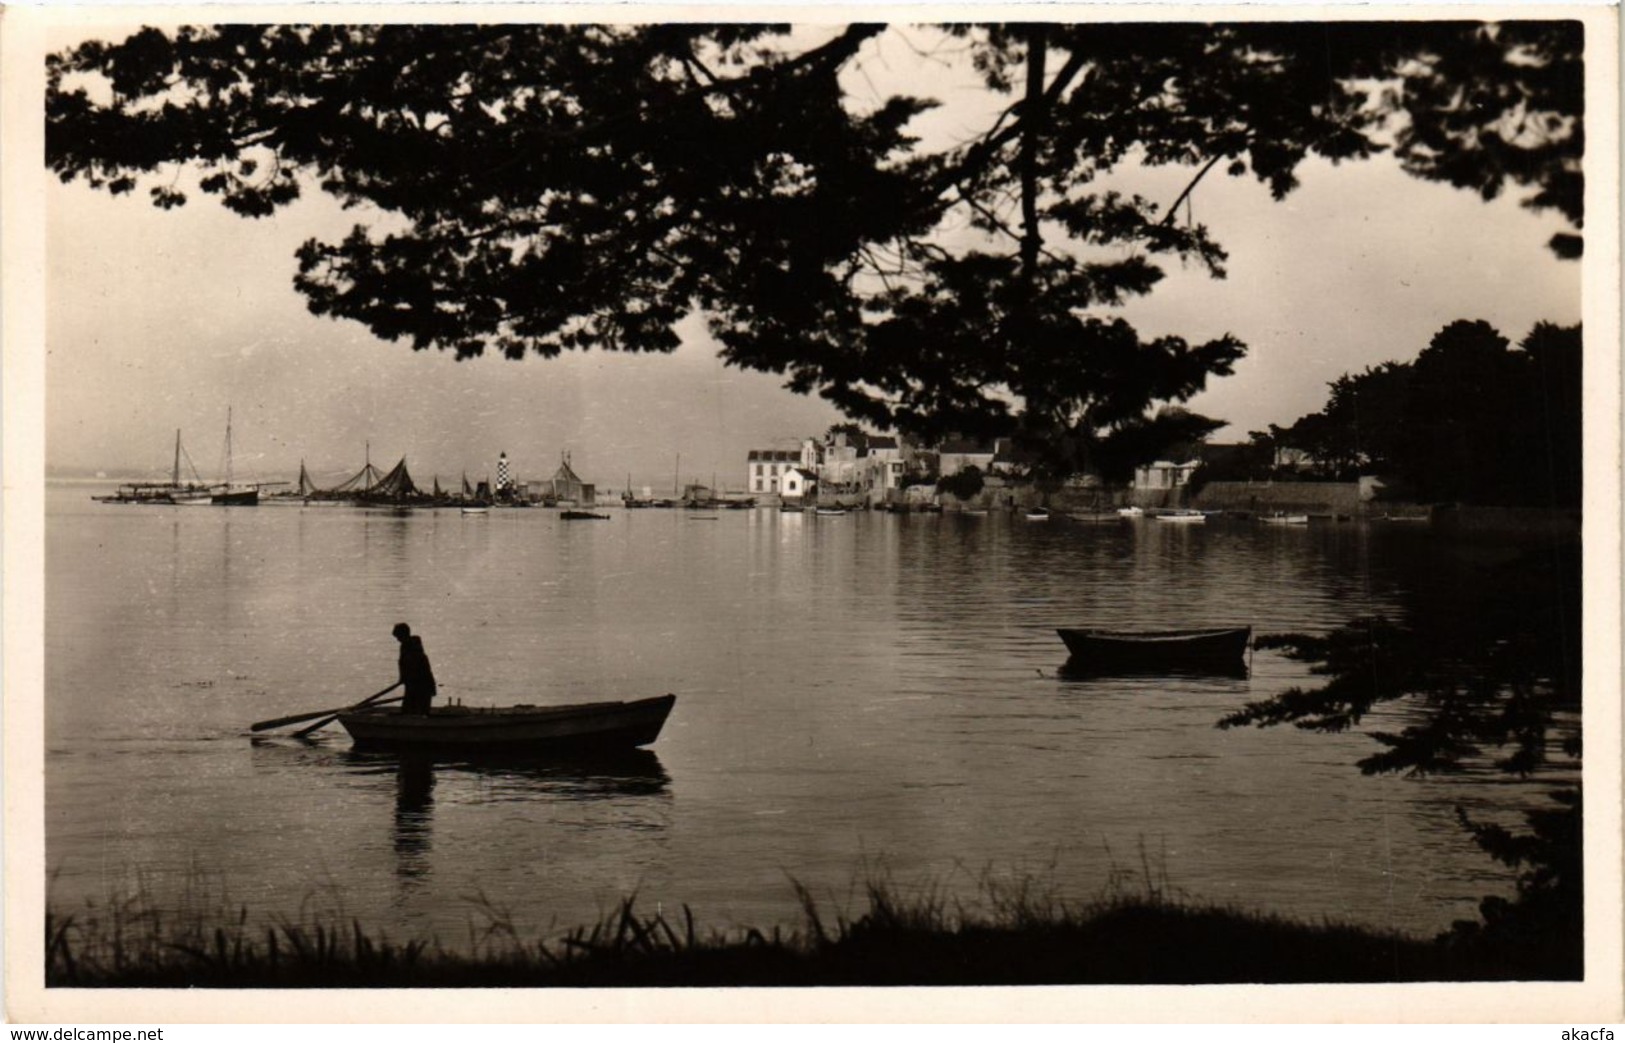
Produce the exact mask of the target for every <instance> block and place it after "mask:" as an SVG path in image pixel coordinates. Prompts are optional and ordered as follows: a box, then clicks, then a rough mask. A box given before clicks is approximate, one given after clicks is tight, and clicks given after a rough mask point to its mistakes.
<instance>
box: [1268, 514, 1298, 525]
mask: <svg viewBox="0 0 1625 1043" xmlns="http://www.w3.org/2000/svg"><path fill="white" fill-rule="evenodd" d="M1258 520H1259V521H1260V522H1262V523H1263V524H1265V525H1308V524H1309V515H1307V514H1285V513H1283V514H1261V515H1259V516H1258Z"/></svg>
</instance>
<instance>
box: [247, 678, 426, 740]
mask: <svg viewBox="0 0 1625 1043" xmlns="http://www.w3.org/2000/svg"><path fill="white" fill-rule="evenodd" d="M400 686H401V682H400V681H396V682H395V683H394V684H392V685H390V686H389V687H388V688H385V689H384V690H383V691H381V692H378V693H377V694H375V695H369V696H367V697H366V698H365V699H363V700H361V701H360V702H359V703H355V704H354V705H352V706H335V707H332V708H330V709H326V710H314V711H312V712H310V713H296V714H291V715H289V716H287V717H278V718H276V719H275V720H270V721H260V722H258V723H256V724H251V725H249V726H248V730H249V731H251V732H263V731H265V730H266V729H267V728H280V727H282V726H283V725H284V724H298V723H299V722H300V721H309V720H312V719H314V718H317V717H326V716H327V715H328V714H334V713H343V712H344V711H345V710H359V709H360V708H361V707H363V706H366V705H368V704H369V703H371V702H373V701H374V700H375V699H382V698H383V697H384V696H386V695H388V694H389V693H390V692H393V691H394V690H395V689H397V688H399V687H400Z"/></svg>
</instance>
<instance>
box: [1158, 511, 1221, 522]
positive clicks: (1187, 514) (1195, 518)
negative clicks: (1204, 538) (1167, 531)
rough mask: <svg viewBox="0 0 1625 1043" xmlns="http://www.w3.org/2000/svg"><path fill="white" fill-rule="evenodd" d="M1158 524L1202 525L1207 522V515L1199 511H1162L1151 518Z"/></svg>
mask: <svg viewBox="0 0 1625 1043" xmlns="http://www.w3.org/2000/svg"><path fill="white" fill-rule="evenodd" d="M1151 517H1152V518H1153V519H1154V520H1156V521H1160V522H1173V523H1175V524H1179V525H1202V524H1205V523H1206V522H1207V515H1205V514H1203V513H1202V512H1201V511H1163V512H1161V513H1159V514H1153V515H1152V516H1151Z"/></svg>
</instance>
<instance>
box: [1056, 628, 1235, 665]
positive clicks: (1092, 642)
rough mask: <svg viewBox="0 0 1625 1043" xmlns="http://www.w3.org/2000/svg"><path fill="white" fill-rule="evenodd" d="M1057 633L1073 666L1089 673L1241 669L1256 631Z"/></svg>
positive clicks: (1082, 631) (1229, 629)
mask: <svg viewBox="0 0 1625 1043" xmlns="http://www.w3.org/2000/svg"><path fill="white" fill-rule="evenodd" d="M1056 633H1058V634H1060V635H1061V640H1062V641H1065V642H1066V648H1067V651H1068V652H1071V653H1072V661H1071V663H1070V664H1069V665H1070V666H1073V667H1076V668H1085V669H1108V668H1109V669H1121V668H1133V669H1135V670H1141V671H1143V670H1154V669H1158V668H1162V667H1168V668H1173V669H1179V668H1189V667H1192V666H1200V665H1239V664H1240V663H1242V661H1243V660H1244V659H1245V657H1246V655H1247V644H1248V641H1249V640H1250V639H1251V638H1252V635H1253V628H1252V627H1211V628H1207V629H1203V630H1069V629H1061V630H1057V631H1056Z"/></svg>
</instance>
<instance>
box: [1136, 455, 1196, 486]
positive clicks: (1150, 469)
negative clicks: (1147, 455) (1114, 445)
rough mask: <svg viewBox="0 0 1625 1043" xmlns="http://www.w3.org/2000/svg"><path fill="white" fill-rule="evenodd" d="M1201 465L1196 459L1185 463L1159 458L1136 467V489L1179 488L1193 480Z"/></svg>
mask: <svg viewBox="0 0 1625 1043" xmlns="http://www.w3.org/2000/svg"><path fill="white" fill-rule="evenodd" d="M1199 466H1201V465H1200V463H1199V462H1198V461H1196V460H1187V461H1185V462H1184V463H1174V462H1173V461H1171V460H1158V461H1156V462H1155V463H1149V464H1146V465H1145V466H1143V467H1137V468H1135V469H1134V488H1136V489H1151V490H1159V489H1178V488H1179V487H1180V486H1182V485H1184V484H1185V483H1186V482H1188V481H1190V480H1191V475H1192V474H1193V473H1195V471H1196V468H1197V467H1199Z"/></svg>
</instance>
